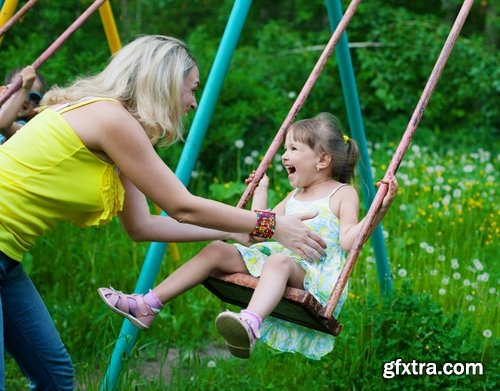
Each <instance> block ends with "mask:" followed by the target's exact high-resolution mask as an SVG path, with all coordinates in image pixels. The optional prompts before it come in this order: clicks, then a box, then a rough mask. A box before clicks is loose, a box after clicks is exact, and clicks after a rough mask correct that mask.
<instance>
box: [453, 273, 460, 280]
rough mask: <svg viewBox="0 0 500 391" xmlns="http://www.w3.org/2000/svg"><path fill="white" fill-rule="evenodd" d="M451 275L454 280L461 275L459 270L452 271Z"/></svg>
mask: <svg viewBox="0 0 500 391" xmlns="http://www.w3.org/2000/svg"><path fill="white" fill-rule="evenodd" d="M452 277H453V279H454V280H460V277H461V276H460V273H459V272H455V273H453V275H452Z"/></svg>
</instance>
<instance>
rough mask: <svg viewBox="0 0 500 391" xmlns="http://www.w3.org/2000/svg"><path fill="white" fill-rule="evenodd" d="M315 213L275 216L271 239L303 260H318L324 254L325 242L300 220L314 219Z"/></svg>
mask: <svg viewBox="0 0 500 391" xmlns="http://www.w3.org/2000/svg"><path fill="white" fill-rule="evenodd" d="M317 214H318V213H317V212H308V213H301V214H294V215H282V216H276V229H275V231H274V235H273V239H274V240H276V241H277V242H279V243H281V244H282V245H283V246H285V247H286V248H288V249H289V250H291V251H293V252H295V253H296V254H298V255H300V256H301V257H302V258H304V259H313V260H315V261H317V260H319V259H320V258H321V257H322V256H323V255H324V253H325V248H326V243H325V241H324V240H323V239H322V238H321V236H319V235H318V234H316V233H315V232H313V231H311V230H310V229H309V228H308V227H307V226H306V225H305V224H304V223H303V222H302V220H308V219H312V218H314V217H316V215H317Z"/></svg>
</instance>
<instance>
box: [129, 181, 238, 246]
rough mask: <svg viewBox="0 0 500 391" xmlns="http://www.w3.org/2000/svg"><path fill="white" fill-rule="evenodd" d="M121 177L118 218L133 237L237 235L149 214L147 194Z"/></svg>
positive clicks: (191, 238) (171, 238) (186, 238)
mask: <svg viewBox="0 0 500 391" xmlns="http://www.w3.org/2000/svg"><path fill="white" fill-rule="evenodd" d="M120 179H121V181H122V184H123V187H124V189H125V201H124V206H123V211H122V212H120V221H121V223H122V225H123V226H124V228H125V230H126V231H127V233H128V234H129V236H130V237H131V238H132V239H133V240H135V241H138V242H139V241H154V242H177V243H180V242H194V241H204V240H228V239H232V240H235V239H237V238H238V236H237V235H235V234H232V233H228V232H225V231H219V230H214V229H210V228H203V227H198V226H196V225H191V224H181V223H179V222H178V221H177V220H175V219H173V218H171V217H169V216H161V215H152V214H151V213H150V210H149V205H148V203H147V200H146V197H145V196H144V194H143V193H141V192H140V191H139V190H138V189H137V188H136V187H135V186H134V185H133V184H132V183H131V182H130V181H129V180H128V179H127V177H126V176H125V175H123V174H121V175H120Z"/></svg>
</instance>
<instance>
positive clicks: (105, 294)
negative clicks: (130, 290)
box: [97, 288, 160, 330]
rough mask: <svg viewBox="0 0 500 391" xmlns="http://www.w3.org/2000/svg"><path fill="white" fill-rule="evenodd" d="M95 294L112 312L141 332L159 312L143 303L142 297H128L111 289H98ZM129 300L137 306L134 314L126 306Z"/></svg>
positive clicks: (135, 295) (134, 295) (136, 295)
mask: <svg viewBox="0 0 500 391" xmlns="http://www.w3.org/2000/svg"><path fill="white" fill-rule="evenodd" d="M97 292H98V293H99V296H101V299H102V300H103V301H104V303H105V304H106V305H107V306H108V307H109V308H110V309H111V310H112V311H114V312H116V313H117V314H120V315H121V316H123V317H125V318H127V319H128V320H129V321H130V322H131V323H132V324H133V325H134V326H136V327H138V328H140V329H143V330H144V329H148V328H149V326H151V323H153V320H154V319H155V316H156V314H158V312H160V310H159V309H156V308H153V307H151V306H149V305H148V304H147V303H145V302H144V298H143V295H138V294H132V295H128V294H126V293H123V292H120V291H117V290H115V289H113V288H99V289H97ZM129 300H134V301H135V303H136V305H137V311H136V313H132V312H131V311H130V307H129V304H128V301H129Z"/></svg>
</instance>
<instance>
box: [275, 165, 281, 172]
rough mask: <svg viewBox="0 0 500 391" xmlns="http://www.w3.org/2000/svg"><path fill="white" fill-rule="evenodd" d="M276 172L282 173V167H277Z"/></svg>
mask: <svg viewBox="0 0 500 391" xmlns="http://www.w3.org/2000/svg"><path fill="white" fill-rule="evenodd" d="M275 170H276V172H282V171H283V166H281V165H277V166H276V168H275Z"/></svg>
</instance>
